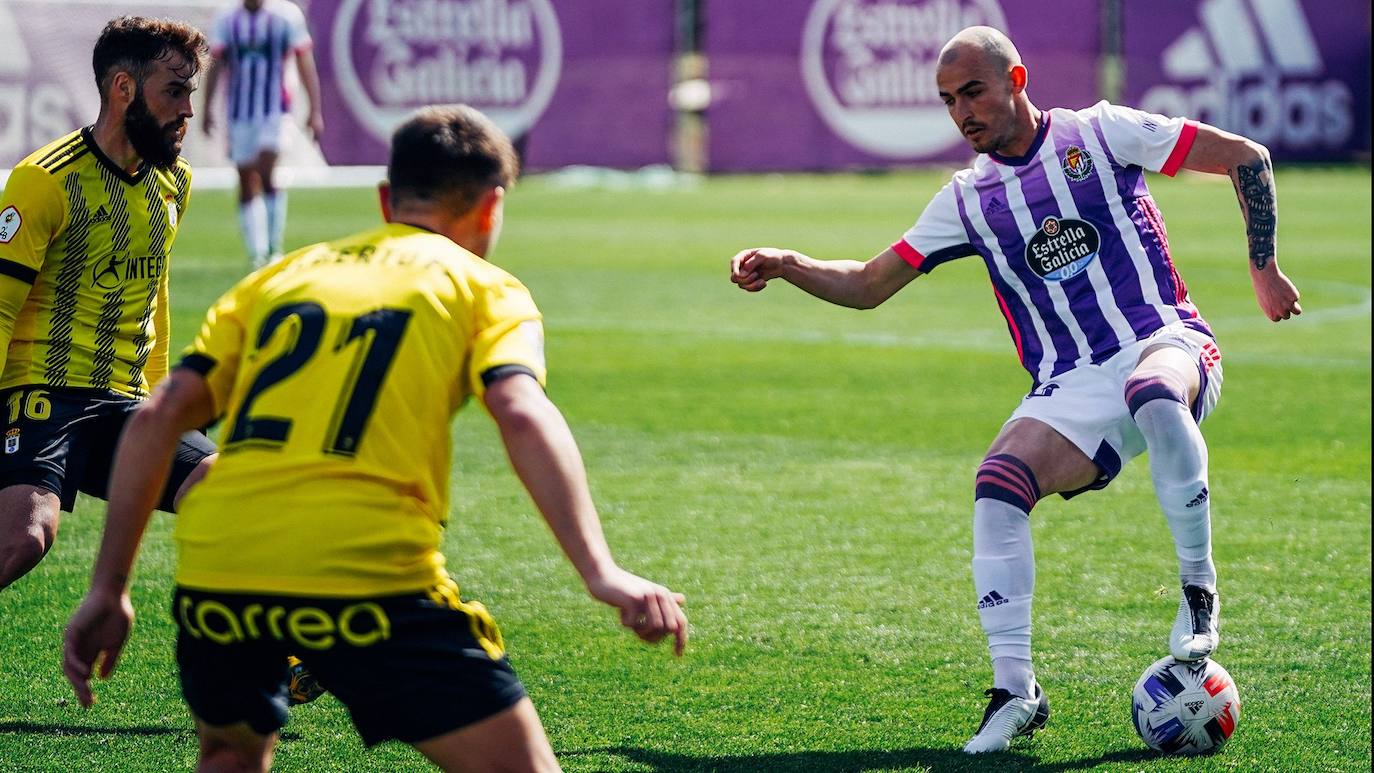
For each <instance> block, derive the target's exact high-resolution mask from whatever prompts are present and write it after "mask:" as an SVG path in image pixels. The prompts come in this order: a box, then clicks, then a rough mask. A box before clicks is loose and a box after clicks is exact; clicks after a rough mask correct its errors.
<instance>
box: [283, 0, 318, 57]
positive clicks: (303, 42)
mask: <svg viewBox="0 0 1374 773" xmlns="http://www.w3.org/2000/svg"><path fill="white" fill-rule="evenodd" d="M281 10H282V16H284V17H285V18H286V44H287V45H288V46H290V48H291V50H292V51H305V50H308V49H309V48H310V47H311V46H312V45H314V41H313V40H311V38H310V28H309V27H308V26H306V23H305V14H303V13H301V9H300V7H299V6H297V5H296V4H295V3H289V2H287V3H282V5H281Z"/></svg>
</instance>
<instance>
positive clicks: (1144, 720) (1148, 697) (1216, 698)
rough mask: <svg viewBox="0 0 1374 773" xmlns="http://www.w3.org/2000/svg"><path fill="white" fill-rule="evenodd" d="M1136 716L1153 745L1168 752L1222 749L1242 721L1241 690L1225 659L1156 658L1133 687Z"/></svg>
mask: <svg viewBox="0 0 1374 773" xmlns="http://www.w3.org/2000/svg"><path fill="white" fill-rule="evenodd" d="M1131 722H1132V723H1133V724H1134V725H1135V731H1136V732H1137V733H1139V734H1140V738H1141V739H1142V740H1143V741H1145V744H1146V745H1147V746H1149V747H1150V748H1151V749H1155V750H1156V751H1161V752H1164V753H1165V754H1205V753H1208V752H1213V751H1216V750H1217V749H1219V748H1221V745H1222V744H1224V743H1226V739H1228V738H1230V737H1231V734H1232V733H1234V732H1235V731H1236V724H1237V723H1239V722H1240V694H1239V693H1238V692H1237V691H1236V683H1235V682H1234V681H1232V679H1231V675H1230V674H1228V673H1226V669H1224V668H1222V667H1221V664H1220V663H1217V662H1216V661H1215V660H1212V659H1210V658H1204V659H1202V660H1199V661H1196V662H1192V663H1185V662H1182V661H1179V660H1175V659H1174V658H1172V657H1164V658H1160V659H1159V660H1156V661H1155V662H1154V663H1153V664H1151V665H1150V667H1149V668H1147V669H1145V673H1143V674H1141V675H1140V679H1139V680H1138V681H1137V682H1136V683H1135V689H1134V690H1132V691H1131Z"/></svg>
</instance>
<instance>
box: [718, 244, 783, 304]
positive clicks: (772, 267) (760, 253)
mask: <svg viewBox="0 0 1374 773" xmlns="http://www.w3.org/2000/svg"><path fill="white" fill-rule="evenodd" d="M787 254H788V251H787V250H779V249H774V248H773V247H756V248H753V249H748V250H743V251H741V252H739V253H737V254H736V255H735V257H733V258H731V259H730V281H731V282H734V283H735V284H737V285H739V286H740V289H741V290H748V291H749V292H751V293H756V292H758V291H759V290H762V289H763V288H764V287H767V286H768V280H770V279H777V278H778V277H780V276H782V270H783V266H784V265H785V262H786V259H787Z"/></svg>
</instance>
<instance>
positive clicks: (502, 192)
mask: <svg viewBox="0 0 1374 773" xmlns="http://www.w3.org/2000/svg"><path fill="white" fill-rule="evenodd" d="M505 199H506V189H505V188H502V187H501V186H499V185H498V186H496V187H495V188H488V189H487V192H486V193H484V194H482V198H481V199H479V200H478V202H477V207H476V209H477V228H478V230H479V231H480V232H481V233H484V234H489V233H492V232H494V231H496V230H497V229H499V228H500V227H501V207H502V202H504V201H505Z"/></svg>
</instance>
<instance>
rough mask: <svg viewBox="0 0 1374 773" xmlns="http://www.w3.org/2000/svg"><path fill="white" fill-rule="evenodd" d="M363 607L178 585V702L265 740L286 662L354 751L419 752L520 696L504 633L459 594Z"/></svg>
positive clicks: (277, 714) (281, 706) (365, 602)
mask: <svg viewBox="0 0 1374 773" xmlns="http://www.w3.org/2000/svg"><path fill="white" fill-rule="evenodd" d="M442 590H443V591H444V593H440V592H439V591H438V590H436V591H432V592H429V593H407V594H402V595H395V596H376V597H367V598H309V597H301V596H275V595H261V594H243V593H220V592H208V591H197V590H191V589H189V588H181V587H178V588H177V590H176V592H175V594H174V595H173V600H172V616H173V618H175V620H176V625H177V665H178V666H179V667H180V669H181V694H182V696H183V697H185V699H186V703H187V704H188V705H189V706H190V707H191V711H192V713H194V714H195V715H196V716H197V717H199V718H200V719H201V720H202V721H204V722H206V723H208V724H211V725H217V726H223V725H231V724H235V723H238V722H245V723H247V724H248V726H249V727H251V728H253V730H254V731H256V732H258V733H261V734H263V735H269V734H271V733H275V732H276V731H278V730H280V729H281V728H282V726H283V725H285V724H286V707H287V684H288V681H289V675H288V672H287V665H286V658H287V656H288V655H294V656H296V657H297V658H300V660H301V663H302V665H304V666H305V667H306V668H307V669H309V671H310V672H311V673H312V674H313V675H314V676H315V678H316V679H317V680H318V681H319V683H320V685H321V686H322V687H324V688H325V689H326V690H328V691H329V692H330V693H332V694H333V695H334V697H336V698H338V699H339V700H340V701H342V702H343V704H344V705H345V706H346V707H347V708H348V711H349V714H350V715H352V717H353V725H354V727H356V728H357V729H358V733H359V735H361V736H362V738H363V743H365V744H367V745H368V746H374V745H376V744H378V743H381V742H382V741H386V740H388V739H396V740H398V741H403V742H406V743H418V742H420V741H425V740H428V739H430V738H434V737H436V736H440V735H443V734H445V733H448V732H450V731H453V730H457V729H458V728H461V727H464V726H466V725H470V724H472V723H474V722H477V721H479V720H482V719H486V718H487V717H490V716H492V715H494V714H497V713H499V712H501V711H504V710H505V709H507V708H510V707H511V706H513V705H515V704H516V703H517V702H518V701H520V700H521V699H522V698H524V697H525V688H524V686H523V685H521V684H520V680H519V678H517V677H516V675H515V671H514V670H513V669H512V668H511V666H510V663H509V662H508V661H507V659H506V656H505V652H504V650H503V649H502V647H501V634H500V631H499V630H497V628H496V623H495V622H493V621H492V619H491V616H490V615H489V614H487V611H486V610H485V609H484V608H483V607H482V606H481V605H480V604H478V603H476V602H467V603H460V602H458V601H457V589H456V588H452V589H450V588H447V587H446V588H444V589H442Z"/></svg>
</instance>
